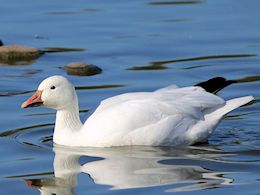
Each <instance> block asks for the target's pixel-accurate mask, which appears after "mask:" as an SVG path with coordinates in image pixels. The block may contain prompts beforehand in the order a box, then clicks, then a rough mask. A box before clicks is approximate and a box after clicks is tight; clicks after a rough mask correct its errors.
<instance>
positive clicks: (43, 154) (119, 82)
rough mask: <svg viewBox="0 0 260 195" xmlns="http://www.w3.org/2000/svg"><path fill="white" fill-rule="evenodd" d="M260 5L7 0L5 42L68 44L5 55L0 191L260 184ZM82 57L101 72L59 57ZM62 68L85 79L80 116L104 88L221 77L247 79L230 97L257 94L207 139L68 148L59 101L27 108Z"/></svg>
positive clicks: (80, 81)
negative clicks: (25, 56) (77, 69)
mask: <svg viewBox="0 0 260 195" xmlns="http://www.w3.org/2000/svg"><path fill="white" fill-rule="evenodd" d="M259 6H260V3H259V1H256V0H251V1H250V2H249V1H244V0H230V1H224V0H218V1H214V0H207V1H206V0H205V1H199V0H191V1H185V0H183V1H159V0H158V1H157V0H139V1H119V0H110V1H105V0H98V1H88V2H87V1H83V0H78V1H76V2H69V1H60V2H58V1H56V2H54V1H47V0H45V1H33V0H24V1H18V0H9V1H3V0H2V2H1V12H0V13H1V14H0V15H1V17H0V23H1V40H2V41H3V42H4V44H20V45H30V46H34V47H37V48H40V49H43V50H46V48H63V49H67V51H65V52H48V53H46V54H44V55H42V56H41V57H40V58H39V59H37V60H35V61H30V62H25V63H23V65H7V64H5V63H1V66H0V108H1V109H0V112H1V113H0V114H1V120H0V136H1V138H0V144H1V147H0V155H1V160H0V187H1V188H0V194H40V191H41V193H42V194H51V193H53V194H87V193H88V194H133V193H135V194H163V193H167V192H172V193H173V192H175V193H178V192H181V193H182V194H208V193H211V194H219V193H226V194H227V193H228V194H259V180H260V173H259V170H260V169H259V168H260V164H259V161H260V146H259V145H260V144H259V143H260V134H259V129H260V123H259V116H260V113H259V111H258V110H259V104H258V102H259V99H258V98H259V90H258V89H259V80H260V68H259V53H260V36H259V34H260V26H259V22H260V13H259ZM54 50H55V51H56V50H57V49H54ZM75 61H83V62H88V63H92V64H95V65H98V66H99V67H101V68H102V69H103V73H102V74H99V75H95V76H91V77H83V76H72V75H67V73H66V72H65V70H64V69H61V67H63V66H64V65H65V64H67V63H71V62H75ZM54 74H59V75H64V76H66V77H68V78H69V79H70V80H71V81H72V82H73V83H74V84H75V86H77V93H78V95H79V100H80V108H81V117H82V119H83V120H85V118H86V117H87V116H88V115H89V113H91V111H93V110H94V109H95V107H96V106H97V105H98V103H99V102H100V100H102V99H104V98H107V97H110V96H113V95H117V94H120V93H124V92H129V91H143V90H146V91H151V90H154V89H157V88H159V87H163V86H166V85H169V84H177V85H179V86H186V85H192V84H195V83H197V82H200V81H203V80H206V79H209V78H211V77H214V76H224V77H227V78H229V79H237V80H239V81H240V83H238V84H235V85H233V86H230V87H228V88H226V89H224V90H223V91H221V92H220V93H219V95H220V96H221V97H223V98H225V99H229V98H233V97H237V96H244V95H253V96H255V97H256V101H254V102H253V103H252V104H250V105H247V106H245V107H242V108H240V109H238V110H236V111H234V112H232V113H231V114H230V115H229V117H227V118H226V119H225V120H224V121H223V122H222V123H221V124H220V125H219V127H218V128H217V129H216V131H215V133H214V134H213V135H212V136H211V137H210V140H209V143H208V144H205V145H201V146H194V147H188V148H170V147H162V148H154V147H123V148H107V149H94V148H87V149H82V148H77V149H69V148H62V147H58V146H53V143H52V141H51V137H50V136H51V135H52V133H53V123H54V119H55V113H54V111H52V110H48V109H44V108H34V109H26V110H22V109H20V105H21V103H22V102H23V101H24V100H25V99H27V98H28V97H29V96H30V95H31V94H32V91H33V90H34V89H36V88H37V86H38V83H39V82H40V81H41V80H42V79H44V78H46V77H48V76H50V75H54ZM88 110H90V111H89V112H88Z"/></svg>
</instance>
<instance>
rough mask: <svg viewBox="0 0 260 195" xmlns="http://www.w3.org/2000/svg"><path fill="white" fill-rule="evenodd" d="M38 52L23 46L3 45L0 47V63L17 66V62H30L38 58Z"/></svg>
mask: <svg viewBox="0 0 260 195" xmlns="http://www.w3.org/2000/svg"><path fill="white" fill-rule="evenodd" d="M40 54H41V53H40V51H39V50H38V49H36V48H34V47H30V46H23V45H5V46H1V47H0V62H2V63H4V64H8V65H17V64H19V62H23V63H22V64H24V62H26V61H32V60H35V59H37V58H38V57H40Z"/></svg>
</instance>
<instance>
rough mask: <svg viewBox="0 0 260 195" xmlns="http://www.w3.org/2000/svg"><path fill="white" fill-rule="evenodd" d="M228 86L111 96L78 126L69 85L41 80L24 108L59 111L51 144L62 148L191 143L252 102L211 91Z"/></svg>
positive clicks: (217, 82)
mask: <svg viewBox="0 0 260 195" xmlns="http://www.w3.org/2000/svg"><path fill="white" fill-rule="evenodd" d="M231 83H232V81H227V80H225V79H224V78H221V77H217V78H213V79H211V80H209V81H206V82H202V83H199V84H197V86H191V87H184V88H178V87H177V86H169V87H166V88H162V89H159V90H156V91H153V92H137V93H125V94H122V95H118V96H114V97H111V98H108V99H106V100H103V101H102V102H101V104H100V105H99V106H98V108H97V109H96V110H95V112H94V113H93V114H92V115H91V116H90V117H89V118H88V119H87V120H86V122H85V123H84V124H82V123H81V121H80V118H79V106H78V98H77V95H76V91H75V89H74V87H73V85H72V84H71V83H70V82H69V81H68V80H67V79H66V78H64V77H62V76H52V77H49V78H47V79H45V80H43V81H42V82H41V84H40V85H39V87H38V90H37V91H36V92H35V94H34V95H33V96H32V97H31V98H29V99H28V100H27V101H25V102H24V103H23V104H22V108H26V107H35V106H44V107H48V108H52V109H55V110H57V113H56V122H55V129H54V135H53V141H54V142H55V143H56V144H60V145H67V146H90V147H111V146H125V145H150V146H173V145H192V144H195V143H198V142H205V141H207V139H208V137H209V136H210V135H211V134H212V132H213V130H214V129H215V128H216V126H217V125H218V123H219V122H220V121H221V119H222V118H223V116H224V115H226V114H227V113H229V112H230V111H232V110H234V109H236V108H238V107H240V106H242V105H244V104H247V103H249V102H250V101H252V100H253V97H252V96H246V97H240V98H236V99H232V100H228V101H225V100H223V99H222V98H220V97H218V96H216V95H214V94H212V93H209V92H216V91H218V90H220V89H222V88H224V87H225V86H227V85H229V84H231ZM207 91H209V92H207Z"/></svg>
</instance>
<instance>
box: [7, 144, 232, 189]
mask: <svg viewBox="0 0 260 195" xmlns="http://www.w3.org/2000/svg"><path fill="white" fill-rule="evenodd" d="M53 150H54V152H55V158H54V162H53V166H54V176H52V175H50V176H49V178H46V177H42V175H38V178H35V177H37V175H35V174H33V175H31V174H26V175H15V176H9V178H10V177H12V178H23V179H25V182H26V184H27V185H28V186H29V187H32V188H34V189H38V190H40V191H41V193H42V194H45V193H49V194H75V192H74V190H75V188H76V187H77V185H78V183H79V182H78V174H79V173H85V174H87V175H88V176H89V178H88V179H87V180H88V181H91V182H93V184H99V185H106V186H110V187H109V188H110V190H120V189H132V188H143V187H153V186H167V189H166V191H169V192H177V191H194V190H202V189H210V188H216V187H219V186H220V185H230V184H232V183H233V179H232V178H228V177H226V176H225V174H226V172H223V171H221V170H220V171H216V169H214V166H216V164H217V163H218V166H220V164H225V162H224V161H222V162H221V161H217V160H218V159H221V158H222V157H224V156H230V155H232V154H227V153H225V152H222V151H219V150H215V149H209V148H207V147H205V148H203V147H191V148H181V149H178V148H175V149H173V148H169V147H138V146H136V147H113V148H68V147H62V146H56V145H55V146H54V148H53ZM182 159H186V160H187V162H188V163H186V164H185V165H180V164H179V163H180V162H181V161H182ZM198 159H199V160H200V161H203V162H204V163H206V164H207V163H208V168H204V167H201V166H199V165H194V164H193V162H195V161H198ZM215 161H217V162H215ZM206 167H207V166H206ZM217 169H221V168H217ZM40 174H44V176H47V177H48V174H50V173H40ZM83 179H86V178H83ZM80 183H85V182H80ZM180 184H181V186H180Z"/></svg>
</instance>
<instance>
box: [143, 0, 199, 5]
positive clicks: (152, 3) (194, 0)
mask: <svg viewBox="0 0 260 195" xmlns="http://www.w3.org/2000/svg"><path fill="white" fill-rule="evenodd" d="M198 3H203V1H201V0H190V1H187V0H184V1H154V2H150V3H148V5H192V4H198Z"/></svg>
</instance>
